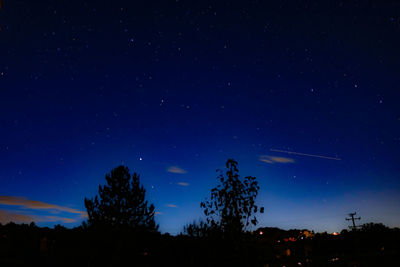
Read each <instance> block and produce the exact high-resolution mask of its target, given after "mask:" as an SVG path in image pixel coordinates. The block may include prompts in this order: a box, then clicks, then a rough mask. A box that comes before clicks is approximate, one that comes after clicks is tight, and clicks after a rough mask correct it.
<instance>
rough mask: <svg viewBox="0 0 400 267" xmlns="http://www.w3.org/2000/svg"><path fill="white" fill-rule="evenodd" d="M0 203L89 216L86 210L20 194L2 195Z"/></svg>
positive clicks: (83, 216)
mask: <svg viewBox="0 0 400 267" xmlns="http://www.w3.org/2000/svg"><path fill="white" fill-rule="evenodd" d="M0 204H1V205H8V206H20V207H22V208H25V209H32V210H48V211H59V212H69V213H74V214H79V215H80V216H81V217H82V218H86V217H87V213H86V212H85V211H81V210H77V209H73V208H69V207H64V206H59V205H55V204H50V203H45V202H42V201H37V200H31V199H27V198H25V197H18V196H0Z"/></svg>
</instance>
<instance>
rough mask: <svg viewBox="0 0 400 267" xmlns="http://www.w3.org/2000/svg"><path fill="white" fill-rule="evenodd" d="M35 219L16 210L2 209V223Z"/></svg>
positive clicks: (0, 216) (25, 221) (24, 221)
mask: <svg viewBox="0 0 400 267" xmlns="http://www.w3.org/2000/svg"><path fill="white" fill-rule="evenodd" d="M33 221H35V219H34V218H33V217H32V216H30V215H26V214H18V213H14V212H9V211H5V210H0V223H2V224H6V223H9V222H15V223H30V222H33Z"/></svg>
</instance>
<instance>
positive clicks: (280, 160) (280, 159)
mask: <svg viewBox="0 0 400 267" xmlns="http://www.w3.org/2000/svg"><path fill="white" fill-rule="evenodd" d="M259 160H260V161H262V162H265V163H268V164H274V163H294V159H292V158H286V157H275V156H269V155H261V156H260V158H259Z"/></svg>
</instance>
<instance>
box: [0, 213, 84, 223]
mask: <svg viewBox="0 0 400 267" xmlns="http://www.w3.org/2000/svg"><path fill="white" fill-rule="evenodd" d="M20 212H21V211H5V210H0V223H3V224H5V223H9V222H15V223H30V222H63V223H74V222H77V220H76V219H72V218H66V217H59V216H39V215H27V214H21V213H20Z"/></svg>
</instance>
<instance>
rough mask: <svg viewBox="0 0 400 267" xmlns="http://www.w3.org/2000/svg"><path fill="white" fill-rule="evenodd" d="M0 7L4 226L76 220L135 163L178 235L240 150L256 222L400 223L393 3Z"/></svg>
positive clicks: (397, 28)
mask: <svg viewBox="0 0 400 267" xmlns="http://www.w3.org/2000/svg"><path fill="white" fill-rule="evenodd" d="M2 2H3V7H2V9H0V184H1V186H0V221H2V222H5V221H7V220H10V219H13V220H17V221H21V222H23V221H29V220H31V219H34V220H35V221H37V222H38V224H39V225H46V226H51V225H54V224H55V223H61V224H64V225H67V226H71V227H72V226H76V225H79V224H80V223H81V221H82V219H83V215H82V214H81V213H80V211H83V210H84V204H83V199H84V197H85V196H86V197H91V196H93V195H94V194H95V193H96V192H97V189H98V185H99V184H103V183H104V182H105V179H104V175H105V173H106V172H109V171H110V170H111V169H112V168H113V167H116V166H117V165H119V164H125V165H127V166H128V167H129V168H130V169H131V170H132V171H136V172H138V173H139V174H140V175H141V181H142V183H143V184H144V185H145V187H146V189H147V196H148V198H149V200H150V201H151V202H153V203H154V204H155V206H156V210H157V211H158V212H159V214H157V216H156V221H157V222H158V223H159V224H160V229H161V230H162V231H167V232H171V233H177V232H179V231H181V230H182V227H183V225H185V224H186V223H188V222H192V221H193V220H196V219H199V218H201V216H202V212H201V209H200V207H199V205H200V202H201V201H203V200H204V199H205V198H206V197H208V196H209V194H210V190H211V188H213V187H214V186H215V185H216V183H217V180H216V176H217V173H216V172H215V170H216V169H217V168H221V167H223V165H224V163H225V161H226V160H227V159H228V158H234V159H236V160H237V161H238V162H239V169H240V172H241V174H242V175H243V176H247V175H252V176H256V177H257V179H258V181H259V183H260V186H261V189H260V194H259V199H258V200H259V204H261V205H264V206H265V211H266V212H265V214H263V215H262V216H260V217H259V221H260V224H259V226H277V227H281V228H285V229H287V228H294V227H296V228H303V227H304V228H310V229H314V230H316V231H325V230H327V231H337V230H340V229H342V228H345V227H347V222H346V221H345V220H344V218H345V216H346V214H347V213H349V212H353V211H357V212H358V214H360V215H361V217H362V221H361V223H366V222H370V221H374V222H383V223H385V224H387V225H390V226H400V225H399V223H398V222H399V221H400V211H399V209H398V207H399V206H400V168H399V164H398V163H399V162H400V154H399V147H400V108H399V100H400V86H399V80H400V75H399V72H400V67H399V62H400V51H399V47H400V16H399V14H400V4H399V3H396V1H384V2H385V3H380V2H378V1H376V2H375V3H372V2H369V3H366V2H367V1H366V2H365V3H361V2H358V1H343V3H340V2H338V1H332V3H327V2H328V1H324V2H325V3H324V4H318V3H315V2H316V1H315V2H314V1H293V2H292V1H290V2H284V1H276V2H272V1H265V2H261V1H240V2H239V1H193V2H187V1H159V2H156V1H146V4H143V3H141V4H138V3H137V2H136V1H120V0H116V1H66V0H61V1H50V0H47V1H22V0H20V1H19V0H15V1H7V0H3V1H2ZM267 2H268V3H267ZM333 2H335V3H333ZM271 149H278V150H284V151H293V152H299V153H307V154H312V155H320V156H326V157H333V158H340V160H333V159H323V158H318V157H310V156H302V155H295V154H285V153H281V152H274V151H271Z"/></svg>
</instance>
